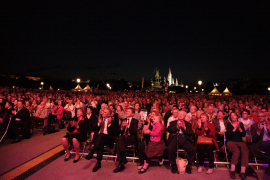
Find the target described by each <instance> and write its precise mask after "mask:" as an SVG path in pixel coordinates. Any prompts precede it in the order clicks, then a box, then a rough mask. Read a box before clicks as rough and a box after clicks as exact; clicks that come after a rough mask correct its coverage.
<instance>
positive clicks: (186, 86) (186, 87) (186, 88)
mask: <svg viewBox="0 0 270 180" xmlns="http://www.w3.org/2000/svg"><path fill="white" fill-rule="evenodd" d="M186 92H187V93H188V85H186Z"/></svg>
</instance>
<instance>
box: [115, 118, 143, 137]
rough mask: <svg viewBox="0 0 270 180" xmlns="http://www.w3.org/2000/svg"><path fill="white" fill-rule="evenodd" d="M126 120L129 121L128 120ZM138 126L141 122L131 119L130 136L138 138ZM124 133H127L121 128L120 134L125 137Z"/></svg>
mask: <svg viewBox="0 0 270 180" xmlns="http://www.w3.org/2000/svg"><path fill="white" fill-rule="evenodd" d="M125 120H127V118H126V119H125ZM121 124H122V122H121ZM138 124H139V121H138V120H137V119H135V118H132V119H131V122H130V125H129V129H128V131H129V134H130V136H136V137H137V131H138ZM124 133H125V129H123V130H121V127H119V134H121V135H123V134H124Z"/></svg>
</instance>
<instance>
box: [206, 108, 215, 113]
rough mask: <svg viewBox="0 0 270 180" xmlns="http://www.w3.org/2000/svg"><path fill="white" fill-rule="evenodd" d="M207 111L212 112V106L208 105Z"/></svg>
mask: <svg viewBox="0 0 270 180" xmlns="http://www.w3.org/2000/svg"><path fill="white" fill-rule="evenodd" d="M207 112H208V113H209V114H212V113H213V112H214V108H213V106H209V107H208V109H207Z"/></svg>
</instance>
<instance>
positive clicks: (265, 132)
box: [250, 112, 270, 176]
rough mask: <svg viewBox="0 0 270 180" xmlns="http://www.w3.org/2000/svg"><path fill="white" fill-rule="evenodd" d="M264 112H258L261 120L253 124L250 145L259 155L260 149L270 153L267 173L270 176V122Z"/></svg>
mask: <svg viewBox="0 0 270 180" xmlns="http://www.w3.org/2000/svg"><path fill="white" fill-rule="evenodd" d="M265 117H266V115H265V113H264V112H259V113H258V120H259V122H257V123H255V124H252V125H251V130H250V133H251V137H252V142H251V145H250V152H251V154H252V155H254V156H257V154H258V152H259V150H261V151H264V152H266V153H267V154H268V163H269V164H268V168H267V169H266V171H265V174H267V175H268V176H270V123H269V122H267V120H266V118H265Z"/></svg>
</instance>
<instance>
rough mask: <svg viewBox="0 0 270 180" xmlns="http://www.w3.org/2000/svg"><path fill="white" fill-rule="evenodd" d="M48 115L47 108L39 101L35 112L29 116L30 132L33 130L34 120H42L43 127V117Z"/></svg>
mask: <svg viewBox="0 0 270 180" xmlns="http://www.w3.org/2000/svg"><path fill="white" fill-rule="evenodd" d="M47 116H48V109H47V108H46V107H45V102H41V103H40V105H39V106H38V108H37V112H36V113H35V114H34V115H33V116H32V117H31V129H30V133H32V132H33V128H34V125H35V122H39V121H44V127H45V118H47Z"/></svg>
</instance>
